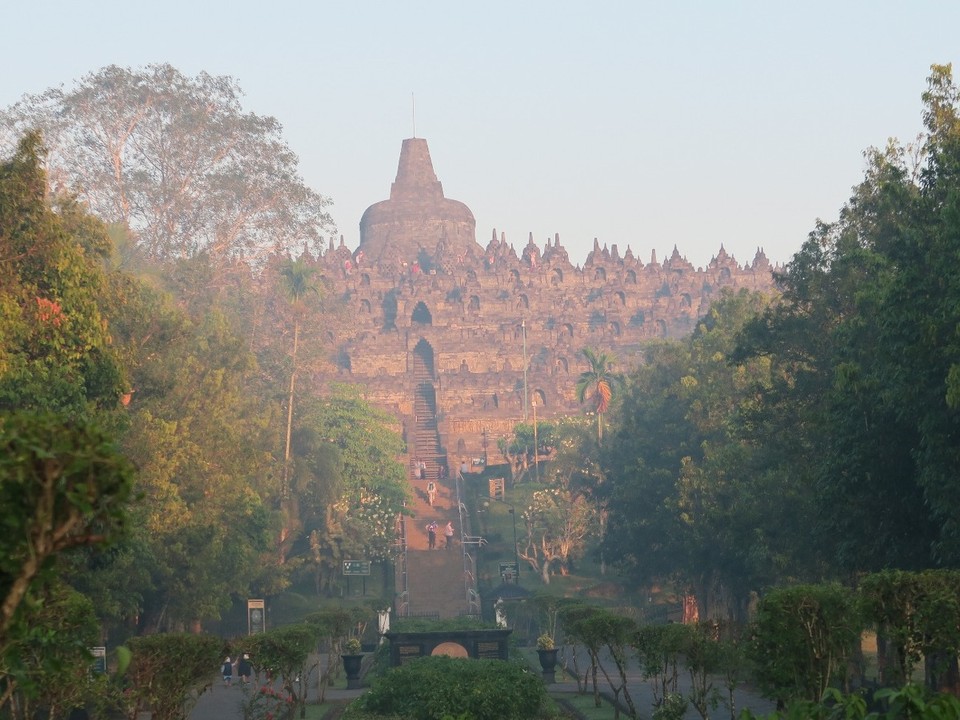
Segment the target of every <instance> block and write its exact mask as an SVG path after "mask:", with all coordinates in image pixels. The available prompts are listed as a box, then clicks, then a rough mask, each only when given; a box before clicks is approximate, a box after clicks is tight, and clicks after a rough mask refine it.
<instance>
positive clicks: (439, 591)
mask: <svg viewBox="0 0 960 720" xmlns="http://www.w3.org/2000/svg"><path fill="white" fill-rule="evenodd" d="M407 576H408V582H409V588H410V593H409V598H408V602H409V613H410V615H411V616H413V617H434V616H435V617H439V618H450V617H458V616H460V615H463V614H464V613H466V611H467V601H466V591H465V588H464V583H463V558H462V556H461V554H460V547H459V546H455V547H453V548H451V549H449V550H447V549H445V548H440V549H437V550H410V551H408V552H407Z"/></svg>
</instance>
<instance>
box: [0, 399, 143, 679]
mask: <svg viewBox="0 0 960 720" xmlns="http://www.w3.org/2000/svg"><path fill="white" fill-rule="evenodd" d="M133 472H134V471H133V466H132V464H131V463H130V462H129V461H128V460H127V459H126V458H124V457H123V456H122V455H120V453H119V452H118V450H117V447H116V445H115V444H114V442H113V440H112V439H111V438H109V437H107V436H106V435H105V434H104V433H103V431H102V430H100V429H99V428H98V427H97V426H95V425H93V424H92V423H90V422H89V421H76V420H68V419H66V418H64V417H62V416H57V415H54V414H50V413H46V414H34V413H25V412H14V413H11V414H9V415H7V416H6V417H4V418H2V419H0V508H2V509H3V524H4V528H5V530H4V532H3V533H0V603H2V604H0V674H6V672H7V670H8V668H9V663H11V661H12V656H11V655H10V653H16V652H19V650H17V647H18V644H17V643H18V642H20V640H21V639H22V638H24V637H25V636H26V635H27V634H28V633H29V632H30V623H29V622H28V619H27V618H26V617H25V616H24V615H23V613H22V612H21V608H22V607H23V606H24V604H25V603H28V602H29V601H30V599H31V597H32V590H33V588H34V586H35V585H36V583H38V582H39V581H41V580H43V579H44V578H45V577H50V576H52V575H53V574H54V573H55V571H54V561H55V560H56V558H57V556H58V555H60V554H61V553H66V552H68V551H71V550H74V549H77V548H82V547H86V546H101V545H105V544H107V543H109V542H111V541H113V540H115V539H116V538H117V537H118V536H119V535H120V534H121V533H122V532H123V531H124V529H125V525H126V520H127V500H128V498H129V497H130V493H131V489H132V487H133ZM47 630H51V628H47ZM6 689H7V690H9V689H10V686H9V685H8V686H7V688H6Z"/></svg>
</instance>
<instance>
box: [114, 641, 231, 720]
mask: <svg viewBox="0 0 960 720" xmlns="http://www.w3.org/2000/svg"><path fill="white" fill-rule="evenodd" d="M129 645H130V651H131V653H132V657H131V661H130V667H129V670H128V672H127V677H128V678H129V680H130V685H131V692H130V693H129V702H130V704H131V705H132V706H133V707H132V708H130V709H131V711H132V712H131V715H130V716H131V717H136V716H137V714H138V713H139V712H140V711H143V710H146V709H147V708H149V709H150V711H151V712H152V713H153V717H155V718H157V720H183V718H184V717H186V715H187V714H188V713H189V710H190V706H191V705H192V704H193V703H196V699H197V697H199V694H200V692H202V691H203V690H204V689H206V688H207V687H208V686H209V684H210V682H211V678H212V677H213V675H214V673H215V672H216V669H217V668H218V667H219V666H220V660H221V659H222V651H223V641H222V640H221V639H219V638H216V637H213V636H212V635H188V634H179V633H172V634H165V633H163V634H157V635H145V636H142V637H135V638H131V639H130V641H129ZM198 691H199V692H198Z"/></svg>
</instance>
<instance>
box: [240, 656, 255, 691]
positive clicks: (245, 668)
mask: <svg viewBox="0 0 960 720" xmlns="http://www.w3.org/2000/svg"><path fill="white" fill-rule="evenodd" d="M252 672H253V665H252V664H251V663H250V656H249V655H248V654H247V653H244V654H243V657H241V658H240V661H239V662H238V663H237V675H239V676H240V684H241V685H246V684H247V683H248V682H250V675H251V674H252Z"/></svg>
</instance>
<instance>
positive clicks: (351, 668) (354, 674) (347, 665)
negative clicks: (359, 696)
mask: <svg viewBox="0 0 960 720" xmlns="http://www.w3.org/2000/svg"><path fill="white" fill-rule="evenodd" d="M340 659H341V660H343V671H344V672H345V673H346V674H347V689H348V690H356V689H357V688H359V687H360V666H361V665H362V664H363V654H362V653H361V654H359V655H341V656H340Z"/></svg>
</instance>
